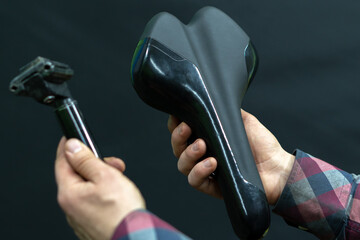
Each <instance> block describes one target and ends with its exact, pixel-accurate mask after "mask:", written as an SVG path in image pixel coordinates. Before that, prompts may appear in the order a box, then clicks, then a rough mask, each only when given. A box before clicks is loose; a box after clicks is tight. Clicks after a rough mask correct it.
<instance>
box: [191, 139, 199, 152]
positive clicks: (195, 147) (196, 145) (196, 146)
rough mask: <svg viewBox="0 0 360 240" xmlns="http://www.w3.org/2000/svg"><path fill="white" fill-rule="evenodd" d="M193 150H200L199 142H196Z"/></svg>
mask: <svg viewBox="0 0 360 240" xmlns="http://www.w3.org/2000/svg"><path fill="white" fill-rule="evenodd" d="M191 149H192V150H193V151H194V152H196V151H197V150H199V143H198V141H196V142H194V143H193V145H192V147H191Z"/></svg>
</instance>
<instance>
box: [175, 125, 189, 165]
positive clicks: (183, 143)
mask: <svg viewBox="0 0 360 240" xmlns="http://www.w3.org/2000/svg"><path fill="white" fill-rule="evenodd" d="M190 136H191V128H190V127H189V126H188V125H187V124H186V123H184V122H182V123H180V124H179V126H177V127H176V128H175V129H174V131H173V132H172V134H171V146H172V148H173V152H174V155H175V156H176V157H177V158H179V157H180V155H181V153H182V152H183V151H184V150H185V149H186V147H187V145H188V144H187V140H188V139H189V137H190Z"/></svg>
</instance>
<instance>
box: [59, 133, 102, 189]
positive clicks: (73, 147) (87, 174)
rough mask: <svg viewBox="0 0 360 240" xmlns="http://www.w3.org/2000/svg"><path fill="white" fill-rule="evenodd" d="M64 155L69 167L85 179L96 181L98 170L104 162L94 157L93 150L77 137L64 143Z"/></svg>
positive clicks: (98, 175)
mask: <svg viewBox="0 0 360 240" xmlns="http://www.w3.org/2000/svg"><path fill="white" fill-rule="evenodd" d="M65 156H66V159H67V161H68V162H69V164H70V165H71V167H72V168H73V169H74V170H75V171H76V172H77V173H78V174H79V175H80V176H81V177H83V178H84V179H85V180H89V181H93V182H97V180H98V179H99V177H100V174H99V172H100V171H101V169H103V168H104V166H105V163H104V162H102V161H101V160H100V159H99V158H96V157H95V155H94V154H93V152H92V151H91V150H90V149H89V148H88V147H87V146H85V145H84V144H83V143H82V142H80V141H79V140H78V139H70V140H68V141H67V142H66V143H65Z"/></svg>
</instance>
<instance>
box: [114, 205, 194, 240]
mask: <svg viewBox="0 0 360 240" xmlns="http://www.w3.org/2000/svg"><path fill="white" fill-rule="evenodd" d="M111 239H112V240H140V239H141V240H142V239H144V240H145V239H146V240H159V239H166V240H168V239H169V240H185V239H190V238H188V237H186V236H185V235H183V234H182V233H181V232H179V231H178V230H177V229H175V228H174V227H173V226H171V225H170V224H168V223H166V222H165V221H163V220H161V219H160V218H158V217H157V216H155V215H154V214H152V213H151V212H149V211H147V210H145V209H141V210H136V211H133V212H131V213H130V214H128V215H127V216H126V217H125V218H124V219H123V221H122V222H121V223H120V224H119V226H118V227H117V228H116V230H115V232H114V234H113V237H112V238H111Z"/></svg>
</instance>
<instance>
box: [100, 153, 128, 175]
mask: <svg viewBox="0 0 360 240" xmlns="http://www.w3.org/2000/svg"><path fill="white" fill-rule="evenodd" d="M104 161H105V162H106V163H107V164H109V165H110V166H112V167H114V168H116V169H117V170H119V171H120V172H124V171H125V168H126V165H125V162H124V161H123V160H121V159H120V158H116V157H106V158H104Z"/></svg>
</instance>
